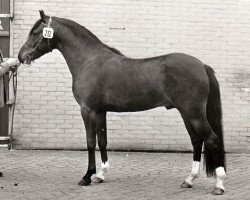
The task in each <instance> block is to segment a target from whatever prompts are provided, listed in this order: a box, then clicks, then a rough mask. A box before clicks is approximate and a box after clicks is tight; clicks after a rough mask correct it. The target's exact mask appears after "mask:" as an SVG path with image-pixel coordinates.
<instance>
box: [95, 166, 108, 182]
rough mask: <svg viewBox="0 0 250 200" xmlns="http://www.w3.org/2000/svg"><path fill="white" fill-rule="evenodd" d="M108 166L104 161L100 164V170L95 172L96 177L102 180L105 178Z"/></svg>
mask: <svg viewBox="0 0 250 200" xmlns="http://www.w3.org/2000/svg"><path fill="white" fill-rule="evenodd" d="M109 168H110V166H109V162H105V163H102V164H101V169H100V171H99V172H98V173H97V174H96V177H98V178H100V179H102V180H104V179H105V176H104V175H105V174H106V173H107V172H108V170H109Z"/></svg>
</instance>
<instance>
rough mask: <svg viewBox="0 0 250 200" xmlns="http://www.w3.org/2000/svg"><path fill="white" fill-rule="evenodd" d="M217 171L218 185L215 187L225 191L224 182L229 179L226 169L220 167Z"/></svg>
mask: <svg viewBox="0 0 250 200" xmlns="http://www.w3.org/2000/svg"><path fill="white" fill-rule="evenodd" d="M215 171H216V185H215V187H217V188H221V189H222V190H224V191H225V188H224V180H225V178H226V177H227V175H226V172H225V169H224V167H218V168H216V170H215Z"/></svg>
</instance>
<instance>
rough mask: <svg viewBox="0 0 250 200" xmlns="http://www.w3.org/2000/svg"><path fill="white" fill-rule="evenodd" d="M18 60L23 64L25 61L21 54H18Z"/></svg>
mask: <svg viewBox="0 0 250 200" xmlns="http://www.w3.org/2000/svg"><path fill="white" fill-rule="evenodd" d="M18 60H19V61H20V63H24V61H25V59H24V57H23V56H22V55H21V53H19V54H18Z"/></svg>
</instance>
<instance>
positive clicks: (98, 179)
mask: <svg viewBox="0 0 250 200" xmlns="http://www.w3.org/2000/svg"><path fill="white" fill-rule="evenodd" d="M102 182H103V179H101V178H99V177H97V176H96V177H95V178H94V179H93V183H102Z"/></svg>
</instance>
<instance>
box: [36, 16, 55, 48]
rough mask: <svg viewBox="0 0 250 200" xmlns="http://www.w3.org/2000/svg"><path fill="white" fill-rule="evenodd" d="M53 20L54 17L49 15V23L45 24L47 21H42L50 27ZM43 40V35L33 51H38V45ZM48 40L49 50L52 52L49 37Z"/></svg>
mask: <svg viewBox="0 0 250 200" xmlns="http://www.w3.org/2000/svg"><path fill="white" fill-rule="evenodd" d="M51 22H52V18H51V17H49V21H48V24H45V23H43V22H42V24H43V25H44V26H46V27H49V28H50V25H51ZM42 40H43V37H42V38H41V39H40V41H39V42H38V43H37V44H36V46H35V47H34V49H33V50H32V52H33V53H34V52H36V51H37V47H38V46H39V45H40V43H41V42H42ZM47 42H48V47H49V51H50V52H52V49H51V47H50V38H47Z"/></svg>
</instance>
